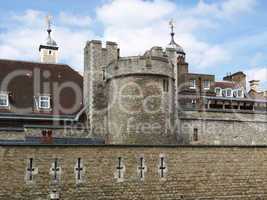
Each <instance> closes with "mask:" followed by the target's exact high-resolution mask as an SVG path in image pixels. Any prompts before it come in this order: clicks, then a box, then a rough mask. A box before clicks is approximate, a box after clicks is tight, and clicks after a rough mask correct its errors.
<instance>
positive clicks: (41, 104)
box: [39, 96, 51, 109]
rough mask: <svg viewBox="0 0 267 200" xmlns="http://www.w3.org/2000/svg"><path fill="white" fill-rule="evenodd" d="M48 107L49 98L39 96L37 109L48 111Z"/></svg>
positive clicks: (49, 103) (49, 104) (49, 105)
mask: <svg viewBox="0 0 267 200" xmlns="http://www.w3.org/2000/svg"><path fill="white" fill-rule="evenodd" d="M50 107H51V102H50V96H39V108H41V109H50Z"/></svg>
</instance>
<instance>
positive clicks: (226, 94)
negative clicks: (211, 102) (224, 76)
mask: <svg viewBox="0 0 267 200" xmlns="http://www.w3.org/2000/svg"><path fill="white" fill-rule="evenodd" d="M228 90H231V94H230V95H228ZM225 92H226V93H225V96H226V97H233V90H232V89H231V88H226V89H225Z"/></svg>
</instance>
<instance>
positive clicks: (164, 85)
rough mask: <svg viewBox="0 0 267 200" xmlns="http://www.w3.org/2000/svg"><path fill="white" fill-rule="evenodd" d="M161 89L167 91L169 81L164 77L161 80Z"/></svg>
mask: <svg viewBox="0 0 267 200" xmlns="http://www.w3.org/2000/svg"><path fill="white" fill-rule="evenodd" d="M163 91H164V92H168V91H169V81H168V80H166V79H164V80H163Z"/></svg>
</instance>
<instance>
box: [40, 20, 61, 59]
mask: <svg viewBox="0 0 267 200" xmlns="http://www.w3.org/2000/svg"><path fill="white" fill-rule="evenodd" d="M46 22H47V33H48V37H47V39H46V43H45V44H44V45H42V44H41V45H40V46H39V52H40V60H41V62H43V63H57V62H58V46H57V43H56V42H55V40H53V39H52V37H51V32H52V29H51V16H47V17H46Z"/></svg>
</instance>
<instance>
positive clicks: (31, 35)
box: [0, 10, 96, 72]
mask: <svg viewBox="0 0 267 200" xmlns="http://www.w3.org/2000/svg"><path fill="white" fill-rule="evenodd" d="M45 15H46V13H44V12H42V11H38V10H27V11H25V12H24V13H23V14H21V15H18V14H17V15H15V14H13V15H12V16H11V17H10V22H11V23H17V25H16V26H15V28H14V27H12V28H8V29H7V31H5V32H2V33H0V56H1V58H5V59H19V60H31V61H39V51H38V47H39V45H40V44H41V43H44V42H45V39H46V37H47V33H46V30H45V29H46V28H45V20H44V17H45ZM64 15H66V16H72V15H71V14H67V13H65V14H64ZM72 19H74V20H70V23H69V24H66V23H63V22H62V21H61V20H62V14H61V15H59V16H55V21H58V22H59V23H57V24H55V25H54V26H52V29H53V31H52V37H53V39H54V40H56V42H57V44H58V45H59V47H60V48H59V50H60V62H63V63H67V64H69V65H71V66H72V67H73V68H75V69H76V70H78V71H80V72H82V71H83V68H82V67H83V48H84V45H85V42H86V41H87V40H90V39H93V38H96V36H95V35H94V34H93V33H92V32H90V31H89V27H88V30H86V29H85V27H86V24H85V22H84V21H83V22H80V23H78V24H76V25H77V26H83V28H82V29H79V28H75V29H73V28H72V26H73V24H74V23H75V20H77V19H78V18H77V17H76V18H75V17H74V18H72ZM85 21H88V19H86V18H85ZM6 23H8V22H6ZM87 25H89V24H87Z"/></svg>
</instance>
